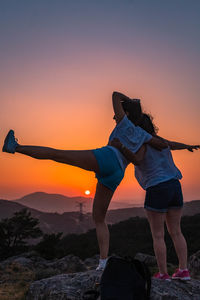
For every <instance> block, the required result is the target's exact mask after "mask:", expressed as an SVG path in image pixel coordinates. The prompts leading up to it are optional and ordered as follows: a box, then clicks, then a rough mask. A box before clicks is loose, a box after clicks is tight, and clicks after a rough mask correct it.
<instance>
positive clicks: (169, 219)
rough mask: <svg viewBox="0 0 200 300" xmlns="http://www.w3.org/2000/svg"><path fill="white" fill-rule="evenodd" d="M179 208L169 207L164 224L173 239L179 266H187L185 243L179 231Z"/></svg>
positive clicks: (180, 211)
mask: <svg viewBox="0 0 200 300" xmlns="http://www.w3.org/2000/svg"><path fill="white" fill-rule="evenodd" d="M181 215H182V208H181V209H170V210H169V211H168V212H167V214H166V224H167V229H168V232H169V234H170V236H171V238H172V240H173V243H174V247H175V250H176V254H177V256H178V260H179V268H180V269H186V268H187V244H186V241H185V238H184V236H183V234H182V232H181V226H180V222H181Z"/></svg>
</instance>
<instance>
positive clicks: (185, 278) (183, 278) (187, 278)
mask: <svg viewBox="0 0 200 300" xmlns="http://www.w3.org/2000/svg"><path fill="white" fill-rule="evenodd" d="M172 279H175V280H178V279H179V280H183V281H185V280H191V278H190V277H182V278H181V277H172Z"/></svg>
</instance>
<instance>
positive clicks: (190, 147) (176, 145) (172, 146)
mask: <svg viewBox="0 0 200 300" xmlns="http://www.w3.org/2000/svg"><path fill="white" fill-rule="evenodd" d="M157 137H158V138H159V139H161V140H164V141H165V142H166V143H167V144H168V146H169V147H170V149H171V150H184V149H186V150H188V151H190V152H193V150H198V149H200V145H188V144H183V143H179V142H173V141H168V140H165V139H163V138H161V137H159V136H157Z"/></svg>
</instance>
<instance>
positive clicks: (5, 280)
mask: <svg viewBox="0 0 200 300" xmlns="http://www.w3.org/2000/svg"><path fill="white" fill-rule="evenodd" d="M34 278H35V274H34V272H33V271H31V270H30V269H28V268H26V267H22V266H21V265H20V264H18V263H11V264H10V265H9V266H7V267H6V268H5V269H2V268H1V269H0V299H1V300H24V299H25V294H26V292H27V290H28V288H29V286H30V284H31V282H32V281H33V280H34Z"/></svg>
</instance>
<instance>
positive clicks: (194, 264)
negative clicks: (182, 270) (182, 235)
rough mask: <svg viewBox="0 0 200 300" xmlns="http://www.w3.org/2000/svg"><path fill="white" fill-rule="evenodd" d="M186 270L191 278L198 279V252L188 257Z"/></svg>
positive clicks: (199, 264) (199, 270)
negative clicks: (187, 269)
mask: <svg viewBox="0 0 200 300" xmlns="http://www.w3.org/2000/svg"><path fill="white" fill-rule="evenodd" d="M188 268H189V270H190V273H191V276H192V277H193V278H196V279H200V250H199V251H197V252H196V253H195V254H193V255H191V256H190V258H189V260H188ZM199 299H200V297H199Z"/></svg>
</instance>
